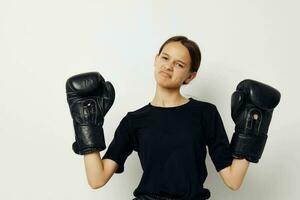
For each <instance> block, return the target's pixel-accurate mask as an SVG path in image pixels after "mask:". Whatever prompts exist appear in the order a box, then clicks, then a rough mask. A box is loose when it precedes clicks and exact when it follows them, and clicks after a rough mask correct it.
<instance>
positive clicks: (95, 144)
mask: <svg viewBox="0 0 300 200" xmlns="http://www.w3.org/2000/svg"><path fill="white" fill-rule="evenodd" d="M75 134H76V142H75V143H74V144H73V146H72V149H73V151H74V152H75V153H76V154H79V155H84V154H87V153H91V152H94V151H102V150H104V149H106V144H105V138H104V131H103V128H102V126H85V125H78V126H75Z"/></svg>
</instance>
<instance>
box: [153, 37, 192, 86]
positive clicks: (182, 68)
mask: <svg viewBox="0 0 300 200" xmlns="http://www.w3.org/2000/svg"><path fill="white" fill-rule="evenodd" d="M190 65H191V57H190V54H189V51H188V49H187V48H186V47H185V46H183V45H182V44H181V43H180V42H170V43H168V44H166V45H165V46H164V48H163V50H162V51H161V53H160V55H156V57H155V63H154V67H155V70H154V76H155V80H156V82H157V84H159V85H161V86H162V87H165V88H169V89H175V88H179V87H180V86H181V85H182V83H183V82H184V81H185V82H186V83H188V82H190V81H191V80H192V79H193V78H194V77H195V76H196V72H193V73H191V72H190V67H191V66H190Z"/></svg>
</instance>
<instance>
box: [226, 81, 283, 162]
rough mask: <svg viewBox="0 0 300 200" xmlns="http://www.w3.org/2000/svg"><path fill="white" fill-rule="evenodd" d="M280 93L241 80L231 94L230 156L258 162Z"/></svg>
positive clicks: (262, 85)
mask: <svg viewBox="0 0 300 200" xmlns="http://www.w3.org/2000/svg"><path fill="white" fill-rule="evenodd" d="M280 96H281V95H280V92H279V91H278V90H276V89H275V88H272V87H271V86H268V85H266V84H263V83H260V82H258V81H254V80H250V79H246V80H243V81H241V82H240V83H239V84H238V86H237V88H236V91H235V92H234V93H233V94H232V96H231V117H232V119H233V121H234V123H235V132H234V133H233V136H232V139H231V144H230V147H231V151H232V155H233V157H234V158H237V159H243V158H245V159H246V160H248V161H249V162H253V163H258V161H259V159H260V158H261V156H262V153H263V150H264V147H265V144H266V141H267V138H268V135H267V133H268V129H269V125H270V122H271V119H272V114H273V109H274V108H275V107H276V106H277V105H278V103H279V101H280Z"/></svg>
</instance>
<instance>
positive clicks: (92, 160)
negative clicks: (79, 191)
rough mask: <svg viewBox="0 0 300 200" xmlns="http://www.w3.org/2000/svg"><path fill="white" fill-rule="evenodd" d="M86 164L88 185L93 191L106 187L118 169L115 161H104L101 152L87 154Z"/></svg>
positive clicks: (85, 156)
mask: <svg viewBox="0 0 300 200" xmlns="http://www.w3.org/2000/svg"><path fill="white" fill-rule="evenodd" d="M84 164H85V171H86V176H87V179H88V183H89V185H90V186H91V188H93V189H98V188H100V187H102V186H104V185H105V184H106V183H107V182H108V180H109V179H110V178H111V177H112V175H113V174H114V173H115V171H116V170H117V167H118V164H117V163H116V162H115V161H113V160H110V159H104V160H102V159H101V156H100V153H99V152H93V153H89V154H85V155H84Z"/></svg>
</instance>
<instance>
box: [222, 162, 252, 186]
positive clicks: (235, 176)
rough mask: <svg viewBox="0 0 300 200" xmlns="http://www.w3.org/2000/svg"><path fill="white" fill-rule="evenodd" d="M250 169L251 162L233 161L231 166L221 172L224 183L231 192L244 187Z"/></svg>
mask: <svg viewBox="0 0 300 200" xmlns="http://www.w3.org/2000/svg"><path fill="white" fill-rule="evenodd" d="M248 167H249V161H247V160H246V159H242V160H239V159H233V161H232V164H231V166H228V167H226V168H224V169H222V170H221V171H219V174H220V176H221V177H222V178H223V181H224V183H225V184H226V185H227V186H228V187H229V188H230V189H231V190H234V191H236V190H238V189H239V188H240V186H241V185H242V182H243V180H244V177H245V175H246V172H247V170H248Z"/></svg>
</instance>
